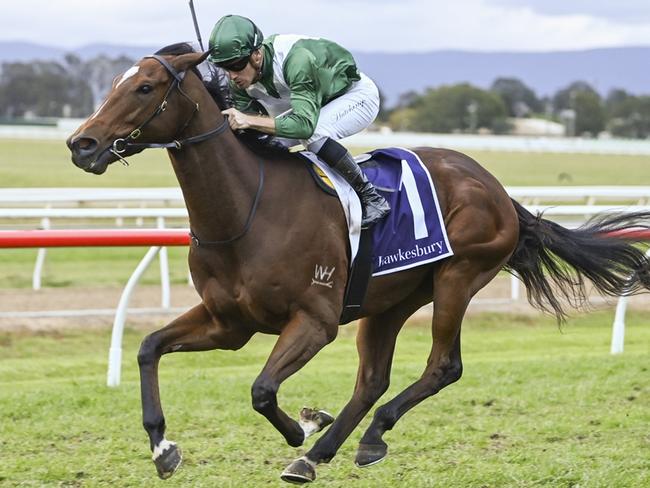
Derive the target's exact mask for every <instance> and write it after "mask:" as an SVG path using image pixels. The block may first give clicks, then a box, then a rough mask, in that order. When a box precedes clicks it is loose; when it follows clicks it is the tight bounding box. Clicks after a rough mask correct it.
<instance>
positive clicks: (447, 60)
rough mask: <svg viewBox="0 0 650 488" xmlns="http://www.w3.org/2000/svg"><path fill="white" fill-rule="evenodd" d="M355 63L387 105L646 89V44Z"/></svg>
mask: <svg viewBox="0 0 650 488" xmlns="http://www.w3.org/2000/svg"><path fill="white" fill-rule="evenodd" d="M159 47H161V46H144V47H143V46H120V45H108V44H91V45H87V46H82V47H80V48H76V49H72V50H66V49H64V48H60V47H55V46H44V45H38V44H33V43H26V42H0V62H7V61H23V62H24V61H29V60H33V59H58V60H61V59H63V57H64V55H65V53H66V52H73V53H74V54H77V55H78V56H80V57H81V58H83V59H87V58H92V57H94V56H97V55H99V54H106V55H108V56H110V57H117V56H119V55H121V54H125V55H127V56H129V57H132V58H140V57H142V56H144V55H145V54H149V53H152V52H154V51H155V50H157V49H158V48H159ZM354 55H355V57H356V59H357V61H358V63H359V66H360V68H361V69H362V70H363V71H364V72H365V73H367V74H368V75H369V76H370V77H372V78H373V79H374V80H375V81H376V82H377V84H378V85H379V86H380V88H381V90H382V92H383V94H384V95H385V97H386V101H387V103H388V104H389V105H392V104H394V103H396V102H397V100H398V97H399V95H400V94H402V93H405V92H407V91H410V90H415V91H422V90H423V89H424V88H426V87H437V86H440V85H444V84H454V83H460V82H469V83H471V84H473V85H476V86H478V87H481V88H488V87H489V86H490V85H491V84H492V82H493V81H494V80H495V79H496V78H498V77H514V78H519V79H520V80H522V81H523V82H524V83H526V84H527V85H528V86H530V87H531V88H532V89H533V90H534V91H535V92H536V93H537V94H538V95H539V96H544V95H552V94H553V93H555V92H556V91H557V90H559V89H561V88H564V87H566V86H567V85H569V83H571V82H573V81H576V80H583V81H586V82H588V83H590V84H591V85H592V86H593V87H594V88H595V89H596V90H598V91H599V92H600V93H601V94H602V95H606V94H607V92H609V91H610V90H611V89H612V88H623V89H625V90H627V91H629V92H632V93H634V94H647V93H650V70H648V69H647V61H648V59H650V47H622V48H604V49H591V50H585V51H556V52H542V53H539V52H470V51H449V50H446V51H432V52H426V53H381V52H374V53H369V52H355V53H354Z"/></svg>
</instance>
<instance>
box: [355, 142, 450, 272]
mask: <svg viewBox="0 0 650 488" xmlns="http://www.w3.org/2000/svg"><path fill="white" fill-rule="evenodd" d="M370 155H371V156H372V161H368V162H367V163H362V164H361V168H362V169H363V172H364V173H365V174H366V176H367V177H368V179H369V180H370V181H371V182H372V183H373V184H374V185H375V187H376V188H377V190H378V191H379V192H380V193H381V195H382V196H383V197H384V198H385V199H386V200H387V201H388V203H389V204H390V208H391V211H390V214H388V217H386V218H385V219H384V220H382V221H380V222H379V223H377V224H375V225H374V227H373V229H372V237H373V256H374V257H373V271H372V274H373V276H378V275H383V274H388V273H394V272H396V271H401V270H404V269H408V268H413V267H415V266H421V265H423V264H426V263H431V262H433V261H438V260H439V259H443V258H446V257H448V256H451V255H453V251H452V249H451V246H450V245H449V239H448V238H447V231H446V230H445V227H444V222H443V219H442V214H441V213H440V205H439V203H438V197H437V196H436V190H435V186H434V184H433V181H432V180H431V175H430V173H429V172H428V171H427V169H426V167H425V166H424V164H423V163H422V161H421V160H420V158H419V157H418V156H417V154H415V153H413V152H412V151H409V150H407V149H402V148H386V149H378V150H376V151H373V152H371V153H370Z"/></svg>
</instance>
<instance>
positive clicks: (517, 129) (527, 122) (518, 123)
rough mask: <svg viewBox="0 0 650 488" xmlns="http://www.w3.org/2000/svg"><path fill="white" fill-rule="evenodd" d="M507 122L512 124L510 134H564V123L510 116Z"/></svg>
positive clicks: (560, 135)
mask: <svg viewBox="0 0 650 488" xmlns="http://www.w3.org/2000/svg"><path fill="white" fill-rule="evenodd" d="M508 122H510V123H511V124H512V132H511V133H512V135H515V136H555V137H563V136H564V135H566V127H565V126H564V124H558V123H557V122H552V121H550V120H545V119H519V118H511V119H508Z"/></svg>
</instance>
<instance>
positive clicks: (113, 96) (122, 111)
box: [66, 52, 208, 174]
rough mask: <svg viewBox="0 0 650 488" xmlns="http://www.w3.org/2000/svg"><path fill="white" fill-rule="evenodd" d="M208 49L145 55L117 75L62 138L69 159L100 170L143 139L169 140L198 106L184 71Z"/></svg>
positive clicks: (137, 149)
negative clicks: (93, 106)
mask: <svg viewBox="0 0 650 488" xmlns="http://www.w3.org/2000/svg"><path fill="white" fill-rule="evenodd" d="M207 55H208V53H207V52H206V53H194V52H193V53H188V54H182V55H178V56H148V57H145V58H143V59H142V60H140V61H139V62H138V63H136V64H135V65H134V66H132V67H131V68H129V69H128V70H127V71H126V72H125V73H123V74H122V75H121V76H118V77H116V78H115V81H114V82H113V87H112V89H111V91H110V92H109V93H108V95H107V97H106V100H104V103H102V105H101V106H100V107H99V108H98V109H97V110H96V111H95V113H94V114H93V115H91V116H90V117H89V118H88V119H87V120H86V121H85V122H84V123H83V124H81V126H80V127H79V128H78V129H77V130H76V132H75V133H74V134H72V135H71V136H70V137H69V138H68V140H67V141H66V143H67V145H68V147H69V148H70V151H71V152H72V162H73V163H74V164H75V165H77V166H78V167H80V168H81V169H83V170H84V171H88V172H90V173H95V174H102V173H104V172H105V171H106V168H107V167H108V165H109V164H111V163H113V162H115V161H117V160H119V159H122V158H124V157H127V156H131V155H133V154H136V153H138V152H140V151H142V150H143V149H145V148H146V147H147V144H146V143H172V142H173V141H174V140H175V139H176V138H177V137H179V136H180V133H181V132H183V130H185V128H187V126H188V125H189V124H190V123H191V121H192V118H193V117H194V115H195V113H196V111H197V109H198V105H197V103H196V102H195V101H194V100H193V98H192V97H191V96H190V95H188V93H187V92H186V91H185V88H186V87H185V85H186V83H183V80H184V77H185V74H186V73H187V72H188V70H190V69H191V68H193V67H194V66H196V65H197V64H199V63H201V62H202V61H203V60H204V59H205V58H206V57H207ZM149 147H151V146H149Z"/></svg>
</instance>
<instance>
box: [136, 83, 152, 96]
mask: <svg viewBox="0 0 650 488" xmlns="http://www.w3.org/2000/svg"><path fill="white" fill-rule="evenodd" d="M151 90H153V87H152V86H151V85H142V86H140V87H138V91H139V92H140V93H145V94H146V93H149V92H151Z"/></svg>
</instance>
